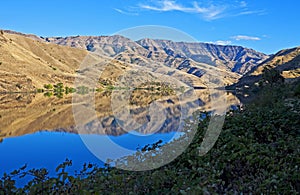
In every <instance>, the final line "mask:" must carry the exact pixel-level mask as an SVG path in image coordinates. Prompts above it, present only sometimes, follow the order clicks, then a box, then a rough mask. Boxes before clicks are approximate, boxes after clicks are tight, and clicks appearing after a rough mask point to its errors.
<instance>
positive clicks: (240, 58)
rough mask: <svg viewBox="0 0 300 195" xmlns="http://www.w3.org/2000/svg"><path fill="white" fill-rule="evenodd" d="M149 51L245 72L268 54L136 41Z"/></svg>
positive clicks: (245, 49) (208, 45)
mask: <svg viewBox="0 0 300 195" xmlns="http://www.w3.org/2000/svg"><path fill="white" fill-rule="evenodd" d="M137 43H139V44H140V45H142V46H143V47H144V48H147V49H149V50H150V51H157V50H163V51H164V52H165V53H167V54H168V55H171V56H177V57H184V58H189V59H192V60H193V61H195V62H199V63H205V64H208V65H212V66H217V67H221V68H225V69H227V70H230V71H232V72H236V73H239V74H245V73H246V72H247V71H249V70H250V69H251V68H253V67H255V66H256V65H257V64H259V63H260V62H262V61H263V60H265V59H267V58H268V56H267V55H265V54H263V53H260V52H257V51H254V50H252V49H247V48H243V47H240V46H222V45H214V44H208V43H186V42H173V41H168V40H151V39H142V40H139V41H137Z"/></svg>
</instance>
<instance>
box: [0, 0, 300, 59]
mask: <svg viewBox="0 0 300 195" xmlns="http://www.w3.org/2000/svg"><path fill="white" fill-rule="evenodd" d="M299 7H300V1H298V0H286V1H279V0H278V1H277V0H275V1H270V0H248V1H247V0H231V1H229V0H198V1H197V0H196V1H184V0H177V1H176V0H143V1H142V0H109V1H96V0H94V1H83V0H78V1H71V0H60V1H59V0H52V1H34V0H26V1H23V0H10V1H2V2H1V7H0V28H2V29H11V30H15V31H20V32H24V33H33V34H37V35H40V36H69V35H111V34H114V33H116V32H118V31H120V30H123V29H126V28H131V27H135V26H141V25H162V26H167V27H172V28H176V29H178V30H181V31H184V32H185V33H188V34H189V35H191V36H192V37H194V38H195V39H196V40H197V41H201V42H213V43H218V44H233V45H242V46H245V47H249V48H253V49H255V50H258V51H261V52H265V53H268V54H269V53H274V52H277V51H278V50H280V49H283V48H290V47H294V46H300V36H299V32H300V22H299V19H300V11H299Z"/></svg>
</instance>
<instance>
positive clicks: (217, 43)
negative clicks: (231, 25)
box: [209, 40, 232, 45]
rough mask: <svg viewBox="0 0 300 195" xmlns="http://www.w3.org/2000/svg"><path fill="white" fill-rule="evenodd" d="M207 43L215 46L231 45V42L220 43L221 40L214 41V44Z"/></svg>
mask: <svg viewBox="0 0 300 195" xmlns="http://www.w3.org/2000/svg"><path fill="white" fill-rule="evenodd" d="M209 43H212V44H216V45H231V44H232V42H231V41H222V40H219V41H215V42H209Z"/></svg>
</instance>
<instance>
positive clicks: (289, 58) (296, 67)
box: [234, 47, 300, 87]
mask: <svg viewBox="0 0 300 195" xmlns="http://www.w3.org/2000/svg"><path fill="white" fill-rule="evenodd" d="M266 67H269V68H274V69H276V70H278V71H279V72H281V75H282V76H283V77H284V78H285V80H286V81H289V80H294V79H297V78H299V77H300V47H295V48H291V49H285V50H281V51H279V52H278V53H276V54H275V55H273V56H271V57H270V58H269V59H268V60H266V61H265V62H263V63H261V64H260V65H258V66H257V67H255V68H253V69H252V70H250V71H249V72H248V73H247V74H246V75H244V76H243V77H242V78H241V79H240V80H239V82H238V83H236V84H235V85H234V86H235V87H242V86H245V85H252V84H254V83H256V82H258V81H259V80H260V79H261V78H262V74H263V70H264V68H266Z"/></svg>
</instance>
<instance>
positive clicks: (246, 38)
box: [231, 35, 261, 41]
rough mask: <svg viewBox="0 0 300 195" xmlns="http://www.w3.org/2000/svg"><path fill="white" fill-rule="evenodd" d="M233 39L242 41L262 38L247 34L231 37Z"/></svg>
mask: <svg viewBox="0 0 300 195" xmlns="http://www.w3.org/2000/svg"><path fill="white" fill-rule="evenodd" d="M231 38H232V39H234V40H236V41H241V40H245V41H259V40H261V39H260V38H259V37H252V36H247V35H236V36H233V37H231Z"/></svg>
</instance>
